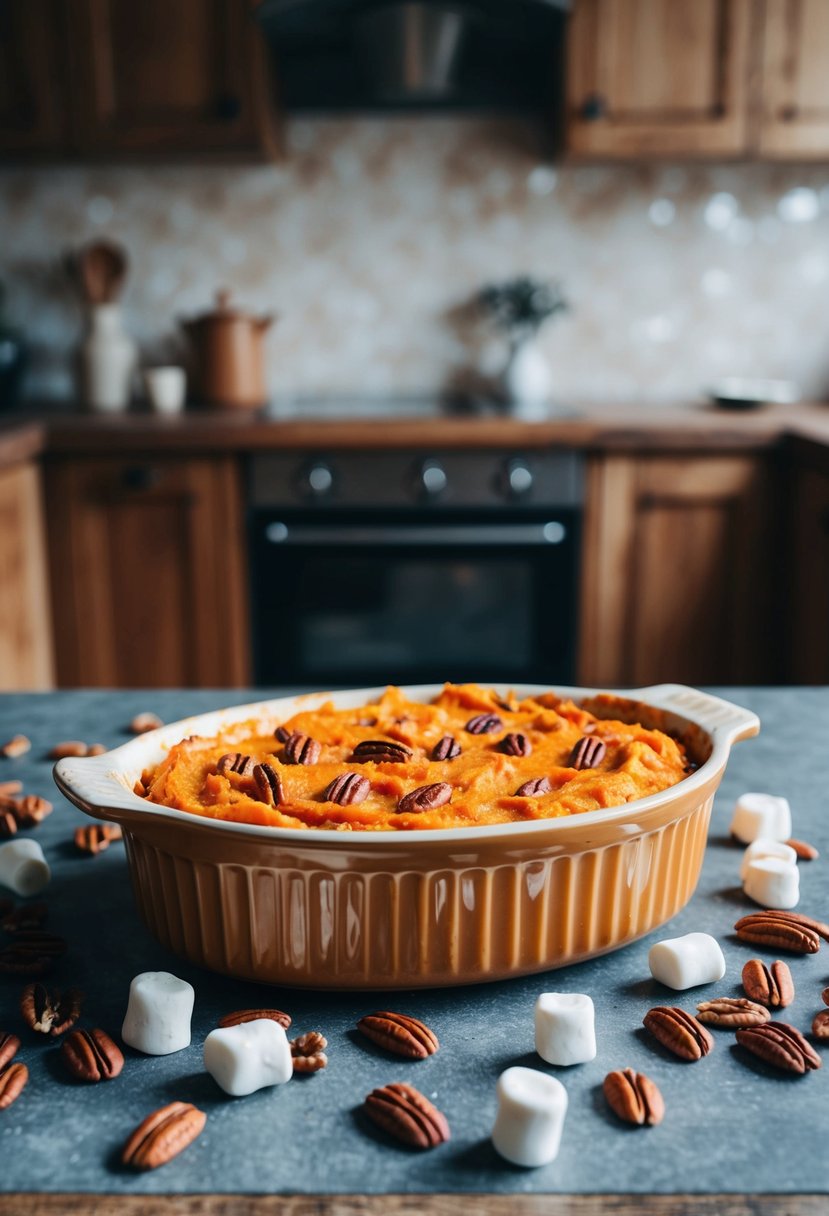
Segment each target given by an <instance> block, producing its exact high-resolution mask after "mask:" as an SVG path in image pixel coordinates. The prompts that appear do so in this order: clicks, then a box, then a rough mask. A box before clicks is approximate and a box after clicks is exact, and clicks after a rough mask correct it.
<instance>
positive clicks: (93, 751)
mask: <svg viewBox="0 0 829 1216" xmlns="http://www.w3.org/2000/svg"><path fill="white" fill-rule="evenodd" d="M106 751H107V745H106V744H105V743H90V745H89V747H88V748H87V749H86V754H87V756H103V754H104V752H106Z"/></svg>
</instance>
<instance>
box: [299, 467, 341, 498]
mask: <svg viewBox="0 0 829 1216" xmlns="http://www.w3.org/2000/svg"><path fill="white" fill-rule="evenodd" d="M333 485H334V474H333V473H332V471H331V468H330V466H329V465H327V464H325V463H324V462H323V461H315V463H314V464H310V465H308V467H307V469H305V470H304V472H303V474H302V488H303V490H304V491H305V493H306V494H308V495H309V496H310V497H311V498H323V497H324V496H325V495H326V494H328V493H330V491H331V487H332V486H333Z"/></svg>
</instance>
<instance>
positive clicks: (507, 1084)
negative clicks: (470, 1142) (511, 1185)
mask: <svg viewBox="0 0 829 1216" xmlns="http://www.w3.org/2000/svg"><path fill="white" fill-rule="evenodd" d="M496 1092H497V1094H498V1114H497V1115H496V1117H495V1125H494V1127H493V1129H492V1143H493V1144H494V1146H495V1148H496V1149H497V1151H498V1152H499V1153H500V1154H501V1156H502V1157H505V1158H506V1160H507V1161H511V1162H512V1164H513V1165H526V1166H536V1165H546V1164H547V1162H548V1161H553V1160H555V1158H556V1157H557V1156H558V1148H559V1145H560V1143H561V1133H562V1131H563V1129H564V1117H565V1115H566V1114H567V1090H566V1089H565V1088H564V1086H563V1085H562V1084H561V1081H558V1080H556V1078H555V1077H548V1076H547V1074H546V1073H543V1072H538V1071H537V1069H535V1068H518V1067H516V1068H508V1069H507V1070H506V1072H502V1073H501V1075H500V1077H499V1078H498V1085H497V1087H496Z"/></svg>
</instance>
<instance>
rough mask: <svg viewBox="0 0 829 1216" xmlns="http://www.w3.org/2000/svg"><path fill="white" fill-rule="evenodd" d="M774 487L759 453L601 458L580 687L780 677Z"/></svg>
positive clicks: (588, 530)
mask: <svg viewBox="0 0 829 1216" xmlns="http://www.w3.org/2000/svg"><path fill="white" fill-rule="evenodd" d="M775 484H776V482H775V474H774V472H773V470H772V468H771V467H770V466H769V465H768V464H767V463H766V461H765V460H764V459H763V458H760V457H754V456H709V455H688V456H685V455H681V456H673V455H671V456H662V455H660V456H652V457H650V456H649V457H631V456H627V455H625V456H615V455H608V456H597V457H595V458H594V459H593V460H592V464H591V469H590V476H589V498H588V506H587V516H586V520H585V553H584V561H585V568H584V582H583V594H582V635H581V640H580V663H579V668H580V670H579V679H580V682H583V683H586V684H599V685H602V684H608V685H614V684H623V685H624V684H627V685H639V684H650V683H654V682H660V681H664V680H679V681H683V682H687V683H691V684H725V683H741V682H745V683H766V682H774V680H775V679H778V678H779V674H780V671H781V667H782V661H783V660H782V656H781V654H780V648H779V646H775V644H774V638H775V636H779V634H778V635H775V633H774V632H773V631H774V626H775V624H776V621H777V611H778V605H777V603H776V599H775V595H776V583H775V579H774V561H773V560H772V557H773V555H774V554H775V553H776V552H778V549H777V547H776V537H775V536H774V528H775V526H776V523H775V512H774V506H773V491H774V487H775Z"/></svg>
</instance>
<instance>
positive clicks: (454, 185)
mask: <svg viewBox="0 0 829 1216" xmlns="http://www.w3.org/2000/svg"><path fill="white" fill-rule="evenodd" d="M287 144H288V154H287V157H286V159H285V161H284V162H282V163H281V164H278V165H274V166H267V167H261V168H250V169H240V168H235V167H220V168H219V167H209V168H208V167H195V168H194V167H182V168H158V167H152V168H146V169H133V168H77V169H76V168H71V169H25V170H24V169H15V170H5V171H3V172H2V174H0V232H2V234H3V243H2V249H1V250H0V276H2V277H3V278H5V279H6V280H7V282H8V287H9V295H10V306H9V311H10V313H11V315H12V317H13V319H14V320H15V321H16V322H17V323H19V324H20V325H21V326H22V327H24V328H25V330H26V332H27V334H28V336H29V339H30V341H31V345H32V351H33V354H32V369H31V373H30V375H29V380H28V391H29V393H30V394H31V395H32V396H35V397H41V398H42V397H68V396H70V395H71V394H72V389H73V380H72V351H73V348H74V346H75V344H76V343H77V341H78V337H79V334H80V332H81V328H82V320H81V317H80V313H79V309H78V306H77V304H76V303H75V300H74V297H73V295H72V293H71V292H70V290H69V288H68V287H67V285H66V283H65V281H64V280H63V278H62V274H61V272H60V270H59V257H60V254H61V252H62V251H63V250H64V249H65V248H66V247H67V246H71V245H77V244H79V243H81V242H82V241H84V240H88V239H90V238H91V237H93V236H98V235H107V236H110V237H113V238H115V239H117V240H119V241H121V242H123V243H124V244H125V245H126V246H127V248H128V250H129V253H130V257H131V271H130V277H129V283H128V289H127V293H126V297H125V309H126V318H127V323H128V325H129V327H130V329H131V331H132V332H133V334H134V335H135V336H136V337H137V338H138V340H139V341H140V343H141V346H142V349H143V350H144V352H145V354H146V357H147V358H150V359H157V358H158V357H159V356H161V355H162V354H163V353H164V351H165V347H166V345H167V341H168V339H169V335H170V333H171V332H172V331H173V330H174V329H175V318H176V317H178V316H181V315H182V314H191V313H193V312H196V311H199V310H202V309H203V308H204V307H205V306H207V305H208V304H209V302H210V300H211V298H212V295H213V293H214V291H215V289H216V288H217V287H220V286H223V285H227V286H230V287H232V288H233V289H234V291H235V293H236V296H237V298H238V301H239V303H240V304H243V305H244V306H246V307H250V308H251V309H254V310H257V311H263V312H270V311H274V312H276V313H278V314H279V321H278V324H277V325H276V326H275V328H274V329H273V331H272V334H271V337H270V339H269V352H268V354H269V380H270V385H271V389H272V391H273V393H275V394H283V393H284V394H290V393H294V392H297V393H316V392H319V393H324V394H327V393H337V394H340V393H351V392H363V391H367V392H370V393H373V394H378V393H384V392H392V393H395V394H402V393H421V392H426V393H431V392H435V391H437V390H440V389H442V388H444V387H445V386H446V385H447V384H451V383H454V382H456V381H457V380H458V378H459V376H462V372H463V369H464V368H465V367H466V366H468V365H470V364H471V363H474V362H475V361H481V360H483V361H484V364H485V365H486V366H488V367H490V368H491V367H493V366H494V365H495V363H496V362H497V357H498V351H497V350H496V349H494V348H492V347H488V346H487V345H486V343H484V344H483V345H482V344H481V340H480V338H481V335H480V333H479V332H473V331H472V329H471V328H470V326H469V325H468V323H466V320H465V315H466V314H465V312H464V305H465V304H466V303H467V301H468V300H469V299H470V297H471V296H472V295H473V294H474V293H475V291H476V290H477V289H478V288H479V287H480V285H481V284H482V283H484V282H487V281H493V280H497V279H503V278H507V277H510V276H513V275H515V274H517V273H522V272H528V273H531V274H533V275H536V276H540V277H551V278H556V279H559V280H560V281H561V283H562V284H563V286H564V289H565V292H566V295H567V298H568V300H569V301H570V304H571V311H570V313H569V314H567V315H566V316H564V317H560V318H556V319H555V320H554V321H553V322H552V323H551V324H550V326H549V327H548V328H547V329H546V330H545V331H544V332H543V334H542V339H541V341H542V344H543V347H544V350H545V354H546V357H547V358H548V360H549V364H550V367H551V370H552V374H553V379H554V384H555V396H556V398H557V400H558V401H560V402H561V403H562V404H565V405H566V404H567V403H568V402H569V401H575V400H577V401H579V402H590V401H595V402H602V403H613V402H615V401H618V402H620V403H624V402H636V403H642V404H645V403H649V402H654V403H665V404H670V403H673V402H680V401H688V400H690V399H693V398H695V397H697V396H699V394H700V392H701V391H702V390H703V389H704V387H705V386H706V385H708V384H710V383H711V382H712V381H713V380H715V379H717V378H719V377H722V376H725V375H736V374H740V375H752V376H774V377H786V378H791V379H794V380H795V381H797V383H798V384H799V385H800V386H801V389H802V391H803V393H804V395H805V396H808V397H810V398H815V397H824V396H826V395H827V393H829V307H827V304H829V166H827V167H825V168H821V167H808V168H802V167H797V166H785V165H784V166H774V165H728V166H719V165H702V166H699V165H693V166H691V165H689V166H685V167H679V166H674V167H652V168H648V167H642V166H638V167H634V166H619V167H613V166H607V167H604V166H602V167H581V168H577V167H565V166H554V165H551V164H549V163H548V162H547V161H546V160H545V159H544V155H543V152H542V151H541V148H540V144H539V141H538V138H537V135H536V133H534V132H533V131H532V130H531V129H528V128H526V127H524V126H523V125H520V124H517V123H506V122H492V121H485V120H481V119H457V118H452V119H447V118H441V119H422V118H421V119H388V120H366V119H360V120H346V121H342V120H338V121H328V120H316V121H312V120H307V119H304V120H297V121H294V122H292V123H291V124H290V125H289V127H288V132H287Z"/></svg>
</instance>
